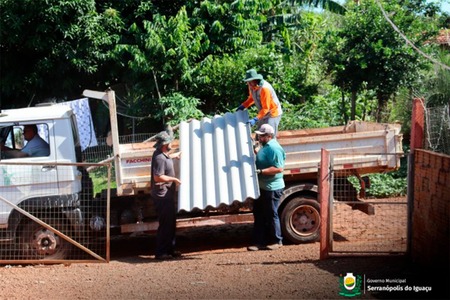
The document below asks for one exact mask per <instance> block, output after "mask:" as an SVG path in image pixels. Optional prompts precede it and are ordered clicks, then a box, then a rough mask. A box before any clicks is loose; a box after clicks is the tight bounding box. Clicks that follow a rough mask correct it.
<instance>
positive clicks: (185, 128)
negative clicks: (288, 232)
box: [178, 111, 259, 211]
mask: <svg viewBox="0 0 450 300" xmlns="http://www.w3.org/2000/svg"><path fill="white" fill-rule="evenodd" d="M247 120H248V113H247V111H238V112H236V113H226V114H225V115H223V116H215V117H214V118H213V119H209V118H203V119H202V120H200V121H198V120H193V121H190V122H189V123H188V122H181V123H180V127H179V134H180V138H179V140H180V151H181V152H182V155H181V159H180V162H179V163H180V180H181V185H180V186H179V191H178V209H179V210H184V211H191V210H193V209H194V208H197V209H206V208H211V207H212V208H217V207H219V206H220V205H231V204H232V203H233V202H234V201H241V202H243V201H245V200H246V199H247V198H252V199H256V198H258V197H259V186H258V179H257V175H256V172H255V171H256V169H255V163H254V162H255V155H254V152H253V145H252V139H251V133H250V128H249V126H248V125H247V124H246V122H247Z"/></svg>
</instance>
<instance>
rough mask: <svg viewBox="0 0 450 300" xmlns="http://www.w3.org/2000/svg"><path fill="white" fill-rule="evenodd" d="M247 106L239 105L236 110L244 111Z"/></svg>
mask: <svg viewBox="0 0 450 300" xmlns="http://www.w3.org/2000/svg"><path fill="white" fill-rule="evenodd" d="M244 108H245V106H244V105H242V104H241V105H239V107H238V108H236V111H240V110H244Z"/></svg>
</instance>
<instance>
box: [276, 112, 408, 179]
mask: <svg viewBox="0 0 450 300" xmlns="http://www.w3.org/2000/svg"><path fill="white" fill-rule="evenodd" d="M278 141H279V143H280V144H281V145H282V146H283V148H284V150H285V151H286V166H285V177H286V179H287V180H289V179H292V178H291V177H294V178H297V177H302V178H307V177H311V178H316V173H317V171H318V166H319V163H320V155H321V149H322V148H323V149H326V150H328V151H329V152H330V154H331V156H332V159H333V167H334V169H335V170H340V169H354V170H355V171H357V172H358V173H359V174H360V175H364V174H368V173H380V172H386V171H391V170H395V169H397V168H399V167H400V156H401V155H402V154H403V150H402V135H401V134H400V125H399V124H382V123H370V122H362V121H351V122H349V123H348V124H347V125H346V126H336V127H328V128H316V129H302V130H290V131H280V132H279V136H278Z"/></svg>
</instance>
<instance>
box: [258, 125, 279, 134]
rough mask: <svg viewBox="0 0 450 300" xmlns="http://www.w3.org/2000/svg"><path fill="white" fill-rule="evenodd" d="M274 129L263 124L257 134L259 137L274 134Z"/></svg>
mask: <svg viewBox="0 0 450 300" xmlns="http://www.w3.org/2000/svg"><path fill="white" fill-rule="evenodd" d="M274 132H275V131H274V130H273V127H272V126H270V125H269V124H262V125H261V127H259V130H256V131H255V133H256V134H259V135H263V134H274Z"/></svg>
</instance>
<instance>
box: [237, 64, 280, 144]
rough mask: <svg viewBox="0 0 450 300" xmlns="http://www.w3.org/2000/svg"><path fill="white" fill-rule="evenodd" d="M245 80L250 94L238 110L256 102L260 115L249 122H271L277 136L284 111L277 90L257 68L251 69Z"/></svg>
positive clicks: (252, 123)
mask: <svg viewBox="0 0 450 300" xmlns="http://www.w3.org/2000/svg"><path fill="white" fill-rule="evenodd" d="M244 81H245V82H247V85H248V94H249V95H248V98H247V100H245V101H244V102H243V103H242V104H241V105H240V106H239V107H238V108H237V110H243V109H245V108H248V107H250V106H251V105H253V104H255V106H256V107H257V108H258V115H257V116H256V117H254V118H253V119H250V120H249V121H248V123H249V124H250V125H251V126H253V125H255V124H256V123H257V125H258V127H259V126H261V125H262V124H269V125H270V126H272V127H273V128H274V130H275V132H274V137H275V138H276V136H277V133H278V124H279V123H280V119H281V115H282V113H283V111H282V109H281V104H280V101H279V100H278V96H277V94H276V93H275V90H274V89H273V87H272V85H271V84H270V83H268V82H267V81H265V80H264V78H263V76H262V75H261V74H258V72H256V70H255V69H250V70H248V71H247V72H246V73H245V78H244Z"/></svg>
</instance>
